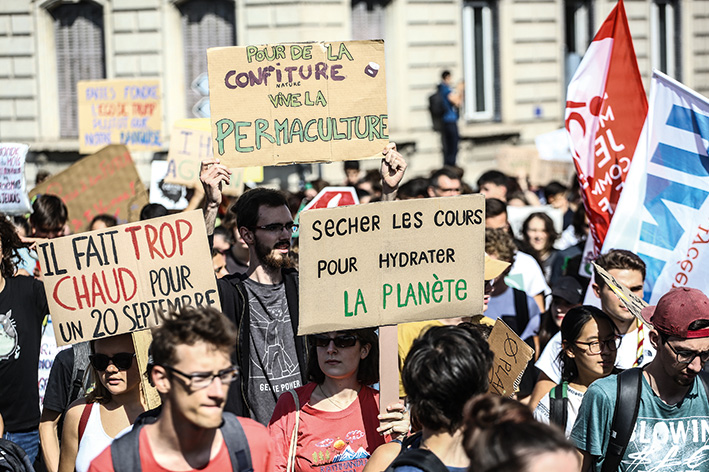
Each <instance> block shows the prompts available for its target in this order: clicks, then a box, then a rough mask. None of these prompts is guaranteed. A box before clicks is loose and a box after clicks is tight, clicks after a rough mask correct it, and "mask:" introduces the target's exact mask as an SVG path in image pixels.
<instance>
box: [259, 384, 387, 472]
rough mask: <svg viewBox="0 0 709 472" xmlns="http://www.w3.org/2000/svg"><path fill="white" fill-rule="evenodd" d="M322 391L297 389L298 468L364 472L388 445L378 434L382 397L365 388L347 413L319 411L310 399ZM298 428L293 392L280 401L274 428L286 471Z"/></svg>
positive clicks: (279, 464) (278, 466)
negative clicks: (376, 452) (375, 454)
mask: <svg viewBox="0 0 709 472" xmlns="http://www.w3.org/2000/svg"><path fill="white" fill-rule="evenodd" d="M315 387H317V384H316V383H309V384H307V385H304V386H302V387H300V388H297V389H295V392H296V393H297V395H298V400H299V402H300V405H301V409H300V425H299V426H298V445H297V449H296V462H295V466H296V467H295V470H297V471H312V472H327V471H334V470H337V471H338V472H361V471H362V469H364V465H365V464H366V463H367V460H368V459H369V456H370V455H371V454H372V452H374V450H375V449H376V448H377V447H378V446H380V445H382V444H384V442H385V438H384V437H382V436H381V435H380V434H379V433H378V432H377V428H378V427H379V420H378V419H377V415H378V414H379V393H378V392H377V391H376V390H374V389H372V388H370V387H362V389H361V390H360V391H359V395H358V396H357V399H355V401H354V402H352V404H351V405H350V406H348V407H347V408H345V409H344V410H342V411H322V410H316V409H315V408H313V407H312V406H310V404H308V401H309V400H310V396H311V394H312V393H313V391H314V390H315ZM294 427H295V402H294V401H293V396H292V395H291V393H290V392H287V393H284V394H283V395H281V396H280V398H279V399H278V403H277V404H276V409H275V411H274V412H273V416H272V417H271V422H270V423H269V425H268V432H269V433H270V434H271V437H272V438H273V439H274V443H275V444H274V456H275V469H274V470H277V471H285V470H286V465H287V461H288V448H289V447H290V440H291V435H292V434H293V428H294Z"/></svg>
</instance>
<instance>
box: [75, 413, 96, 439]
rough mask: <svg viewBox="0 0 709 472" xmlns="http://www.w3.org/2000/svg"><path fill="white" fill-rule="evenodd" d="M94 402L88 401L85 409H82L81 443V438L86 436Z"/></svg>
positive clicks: (80, 423)
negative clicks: (85, 432)
mask: <svg viewBox="0 0 709 472" xmlns="http://www.w3.org/2000/svg"><path fill="white" fill-rule="evenodd" d="M93 406H94V404H93V403H87V404H86V405H84V409H83V410H81V418H79V443H81V438H83V437H84V431H86V425H87V424H88V422H89V416H91V408H93Z"/></svg>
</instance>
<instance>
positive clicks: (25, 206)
mask: <svg viewBox="0 0 709 472" xmlns="http://www.w3.org/2000/svg"><path fill="white" fill-rule="evenodd" d="M28 150H29V146H28V145H27V144H17V143H0V211H2V212H4V213H7V214H10V215H22V214H25V213H29V211H30V201H29V199H28V198H27V189H26V188H25V157H27V151H28Z"/></svg>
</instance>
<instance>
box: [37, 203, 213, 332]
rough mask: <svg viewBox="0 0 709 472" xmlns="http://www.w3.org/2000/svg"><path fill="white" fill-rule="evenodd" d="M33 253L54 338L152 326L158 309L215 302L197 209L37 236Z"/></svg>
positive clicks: (156, 317)
mask: <svg viewBox="0 0 709 472" xmlns="http://www.w3.org/2000/svg"><path fill="white" fill-rule="evenodd" d="M37 253H38V255H39V261H40V265H41V267H42V270H41V277H42V281H43V282H44V287H45V290H46V292H47V299H48V301H49V309H50V311H51V313H52V318H53V322H54V332H55V334H56V338H57V344H58V345H64V344H73V343H77V342H80V341H88V340H90V339H98V338H102V337H105V336H113V335H116V334H122V333H128V332H132V331H136V330H140V329H145V328H150V327H153V326H157V325H158V324H160V321H161V316H160V314H161V312H162V311H163V310H170V309H172V308H176V307H178V308H179V307H181V306H185V305H194V306H202V305H215V304H218V303H219V296H218V294H217V286H216V279H215V278H214V268H213V267H212V258H211V256H210V251H209V245H208V243H207V232H206V229H205V227H204V220H203V216H202V212H201V211H200V210H195V211H190V212H186V213H179V214H176V215H171V216H165V217H162V218H155V219H151V220H147V221H143V222H140V223H129V224H126V225H120V226H114V227H112V228H106V229H103V230H97V231H91V232H87V233H81V234H77V235H72V236H66V237H63V238H58V239H52V240H44V241H42V242H40V243H39V244H38V246H37ZM217 306H218V305H217Z"/></svg>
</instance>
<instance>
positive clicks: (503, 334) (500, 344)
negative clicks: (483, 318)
mask: <svg viewBox="0 0 709 472" xmlns="http://www.w3.org/2000/svg"><path fill="white" fill-rule="evenodd" d="M488 343H489V344H490V350H492V352H493V354H495V359H494V360H493V361H492V368H491V369H490V375H489V380H490V387H489V388H488V392H489V393H494V394H497V395H500V396H502V397H511V396H512V395H514V393H515V392H516V391H517V390H518V389H519V383H520V381H521V380H522V374H524V369H526V368H527V364H528V363H529V360H530V359H531V358H532V356H533V355H534V349H532V348H531V346H529V345H528V344H527V343H526V342H524V341H522V339H521V338H520V337H519V336H517V334H515V332H514V331H512V329H510V327H509V326H507V325H506V324H505V322H504V321H502V320H499V319H498V320H497V321H495V326H493V328H492V332H491V333H490V337H489V338H488Z"/></svg>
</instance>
